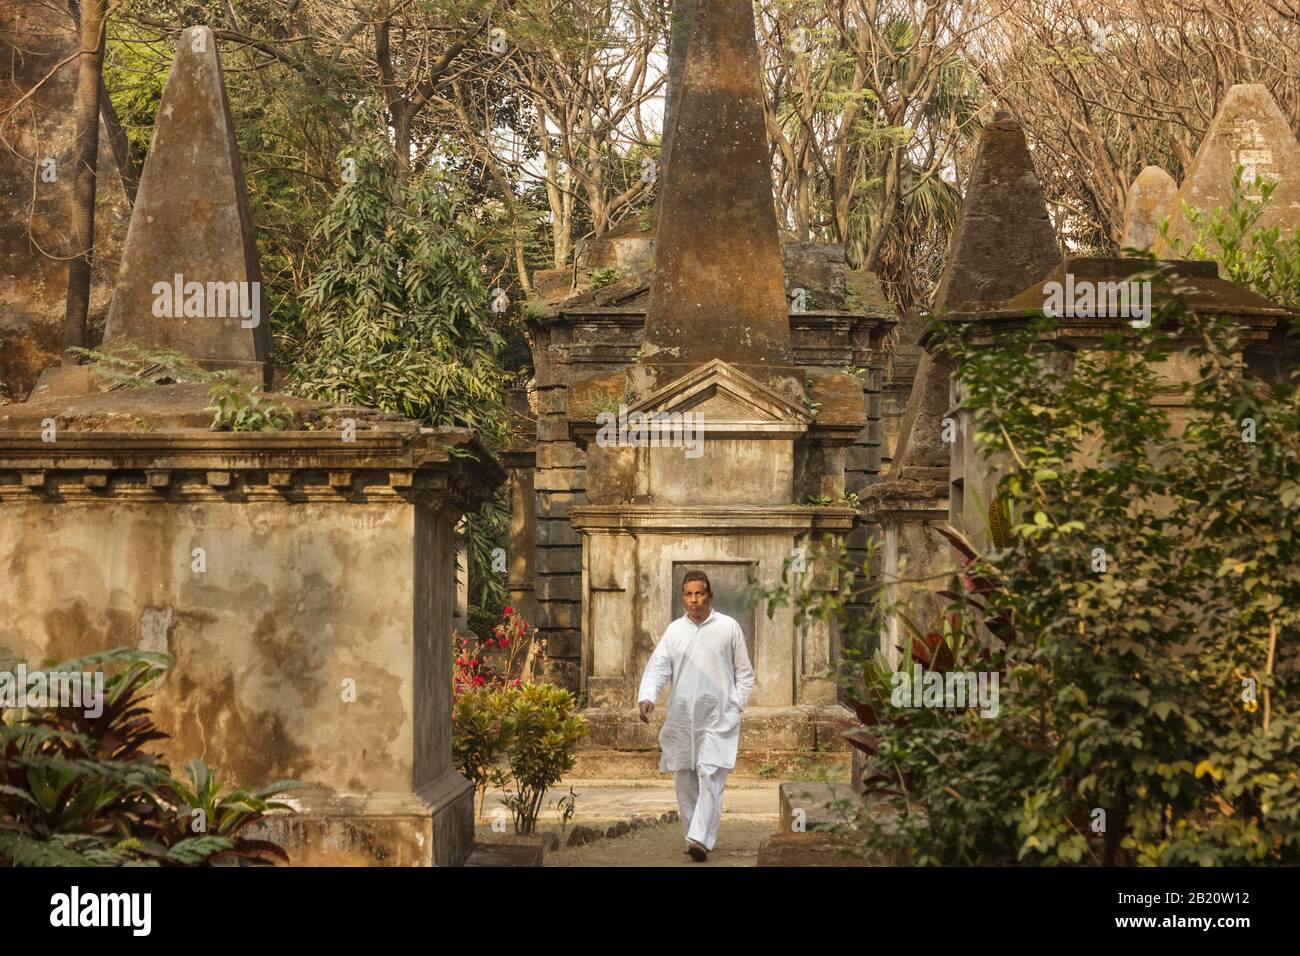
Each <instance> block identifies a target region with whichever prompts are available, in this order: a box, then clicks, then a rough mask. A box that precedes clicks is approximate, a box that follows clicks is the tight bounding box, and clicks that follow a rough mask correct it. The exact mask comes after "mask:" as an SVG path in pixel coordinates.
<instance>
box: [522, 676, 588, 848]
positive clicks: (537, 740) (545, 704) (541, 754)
mask: <svg viewBox="0 0 1300 956" xmlns="http://www.w3.org/2000/svg"><path fill="white" fill-rule="evenodd" d="M503 693H505V694H506V695H508V696H507V701H508V709H507V712H506V717H505V721H504V724H503V729H504V732H505V733H506V734H507V735H508V737H509V740H510V748H509V753H508V760H509V763H510V775H511V782H512V784H513V787H514V793H512V794H509V795H507V797H506V799H505V803H506V806H508V807H509V808H510V810H511V812H512V813H513V815H514V825H515V832H516V833H532V832H533V829H534V828H535V827H536V825H537V815H538V814H539V813H540V812H541V809H542V801H543V800H544V799H545V797H546V791H547V790H549V789H550V788H551V787H552V786H554V785H555V784H557V783H559V782H560V778H561V777H563V776H564V774H565V773H567V772H568V771H570V770H572V769H573V763H574V751H575V749H576V748H577V745H578V741H580V740H581V739H582V738H583V737H584V736H585V735H586V733H587V726H586V721H585V720H584V719H583V718H582V717H581V716H579V715H578V714H577V713H576V709H577V701H576V700H575V699H574V697H573V695H572V694H571V693H569V692H568V691H567V690H565V689H563V688H561V687H556V686H554V685H552V684H522V685H520V686H518V687H514V688H510V689H508V690H506V691H504V692H503Z"/></svg>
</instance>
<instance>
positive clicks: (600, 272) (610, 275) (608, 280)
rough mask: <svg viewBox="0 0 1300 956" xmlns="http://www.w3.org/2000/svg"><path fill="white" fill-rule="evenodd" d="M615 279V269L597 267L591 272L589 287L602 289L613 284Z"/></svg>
mask: <svg viewBox="0 0 1300 956" xmlns="http://www.w3.org/2000/svg"><path fill="white" fill-rule="evenodd" d="M617 281H618V270H617V269H597V270H596V271H595V272H593V273H592V274H591V287H592V288H593V289H602V288H604V287H605V286H607V285H613V284H614V283H615V282H617Z"/></svg>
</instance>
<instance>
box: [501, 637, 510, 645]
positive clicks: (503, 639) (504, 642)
mask: <svg viewBox="0 0 1300 956" xmlns="http://www.w3.org/2000/svg"><path fill="white" fill-rule="evenodd" d="M509 643H510V638H508V637H503V638H501V646H502V647H506V646H507V645H508V644H509Z"/></svg>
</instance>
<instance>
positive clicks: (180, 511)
mask: <svg viewBox="0 0 1300 956" xmlns="http://www.w3.org/2000/svg"><path fill="white" fill-rule="evenodd" d="M200 38H201V39H200ZM169 103H171V104H180V103H183V104H186V106H187V108H186V109H184V110H182V109H179V108H177V109H173V110H170V111H168V110H166V109H165V107H166V106H167V105H168V104H169ZM163 106H164V109H163V110H162V111H161V112H160V115H159V118H158V121H157V124H156V126H155V130H154V140H153V143H154V146H153V149H152V150H151V151H150V153H149V158H148V161H147V163H146V168H145V172H144V176H143V180H142V186H141V189H140V194H139V198H138V203H137V206H136V212H135V219H134V220H133V222H132V225H131V228H130V233H129V238H128V242H127V249H126V252H125V254H124V259H123V266H122V270H121V272H120V274H119V277H118V284H117V292H116V295H115V298H114V304H113V311H112V313H111V318H110V323H109V325H110V332H113V330H115V329H117V328H118V325H117V324H116V323H117V319H118V318H120V319H121V321H122V323H123V325H122V326H121V328H122V329H123V332H122V334H123V336H124V337H126V336H127V332H128V331H129V338H131V339H132V340H133V341H135V342H136V343H138V344H140V345H142V346H145V347H151V348H157V347H159V346H164V345H173V346H178V347H180V348H181V349H182V351H186V352H188V354H189V355H190V356H191V357H192V358H194V359H196V360H197V361H198V362H200V363H201V364H204V365H207V366H208V367H215V368H222V369H229V370H232V371H234V372H236V373H237V374H238V375H240V376H241V377H243V378H244V379H245V380H251V381H253V382H260V381H264V380H266V378H268V377H269V363H268V362H267V359H268V356H267V355H266V352H265V348H264V346H265V345H266V342H267V341H268V339H267V337H266V336H265V332H266V325H265V324H263V325H262V326H261V327H260V329H259V328H254V327H249V326H248V325H245V324H244V322H243V320H242V319H241V317H240V316H238V315H233V316H232V315H229V314H226V315H224V316H223V315H206V316H202V317H199V316H186V317H184V318H183V319H181V320H179V322H180V324H181V325H183V326H184V327H185V328H186V329H195V330H196V332H195V334H193V335H190V334H189V333H188V332H187V333H186V334H185V335H184V336H182V337H180V338H177V336H176V329H177V322H178V320H177V319H176V317H175V316H172V317H171V318H168V317H165V316H164V317H160V316H158V315H156V314H154V313H153V311H152V309H150V308H149V307H148V306H149V303H150V301H151V294H152V285H153V283H154V282H156V281H159V280H165V279H166V278H167V275H168V274H169V273H170V272H171V271H175V269H174V268H173V267H175V268H181V267H184V268H186V269H188V268H190V266H191V265H194V266H195V267H198V266H201V265H203V264H204V263H210V264H212V265H213V266H214V268H217V273H216V274H215V275H214V274H213V273H211V272H209V273H207V274H203V275H197V276H196V278H197V279H204V280H207V279H216V280H220V281H226V280H229V281H231V282H234V283H240V282H253V281H256V276H257V274H258V272H257V252H256V245H255V243H254V240H253V236H252V231H251V223H250V222H249V221H248V219H247V215H246V214H247V202H246V197H245V196H244V194H243V186H242V175H241V174H239V163H238V154H237V152H236V150H235V144H234V139H233V133H232V130H231V127H230V125H229V122H228V120H229V115H228V111H227V109H226V106H225V93H224V86H223V84H222V78H221V67H220V60H219V58H218V57H217V56H216V47H215V40H214V38H213V36H212V33H211V31H209V30H207V29H206V28H202V27H198V28H191V29H190V30H187V31H185V32H184V33H183V34H182V35H181V37H180V41H179V43H178V49H177V61H176V64H175V65H174V67H173V70H172V75H171V78H170V79H169V81H168V85H167V90H166V93H165V95H164V98H163ZM195 143H202V144H208V145H209V146H211V147H212V149H213V150H215V153H216V155H209V153H208V152H204V153H202V154H196V153H195V152H194V144H195ZM213 163H216V164H217V166H219V167H220V169H219V170H218V173H221V171H222V170H224V173H221V174H220V175H218V174H213V175H211V176H210V175H208V174H209V173H210V172H211V170H212V164H213ZM160 170H161V171H166V173H167V174H166V175H161V174H160V173H159V171H160ZM169 204H174V208H175V209H179V210H199V211H200V212H201V215H199V217H198V219H197V220H196V221H195V224H194V225H195V228H194V229H192V230H191V229H190V223H189V221H188V220H187V219H186V217H185V216H181V215H174V214H170V213H169V210H170V209H172V205H169ZM149 210H155V211H156V214H155V215H154V217H153V221H152V222H150V221H149V220H148V215H149V213H148V211H149ZM142 217H144V218H142ZM207 247H210V250H211V252H212V255H211V256H210V257H209V258H205V253H204V249H205V248H207ZM165 253H174V255H175V256H176V258H174V259H169V258H167V254H165ZM160 268H161V270H162V274H161V275H158V274H157V273H158V272H159V269H160ZM268 319H269V317H266V316H263V322H264V323H265V322H266V321H268ZM114 334H116V333H114ZM63 371H64V372H67V373H70V374H69V375H65V376H56V378H61V379H62V381H59V382H56V383H53V384H51V386H50V387H48V388H45V389H44V390H43V389H41V388H39V387H38V388H37V389H36V390H35V391H34V393H33V396H32V397H31V398H29V399H28V401H26V402H24V403H22V404H17V405H9V406H5V407H3V408H0V526H2V527H4V529H5V534H4V536H3V538H0V569H3V574H2V575H0V646H2V647H3V648H4V649H5V650H7V651H9V652H10V653H11V654H12V655H13V656H16V657H19V658H21V659H26V660H28V661H42V660H45V659H53V660H67V659H71V658H76V657H81V656H84V655H88V654H93V653H95V652H99V651H104V650H107V649H110V648H115V647H121V646H128V647H138V648H141V649H144V650H151V651H162V652H166V653H168V654H170V655H171V656H172V657H173V658H174V660H175V662H176V666H175V668H174V669H173V670H172V671H171V672H170V673H169V674H168V675H167V677H166V678H165V680H164V681H163V682H162V684H161V686H160V687H158V688H157V690H156V692H155V694H154V696H153V699H152V701H153V703H152V706H153V709H154V711H155V713H156V716H157V720H158V724H159V726H160V727H161V728H163V729H164V730H165V731H166V732H167V733H168V734H170V739H168V740H166V741H165V742H163V743H162V744H161V749H162V750H163V752H164V755H165V756H166V757H167V758H168V760H169V761H170V763H171V764H172V765H173V767H174V769H176V770H179V769H180V765H181V764H182V763H183V762H184V761H186V760H188V759H190V758H193V757H200V758H202V759H203V760H204V761H206V762H207V763H208V765H209V766H210V767H212V768H214V769H215V771H216V772H217V774H218V775H219V777H220V778H221V779H223V780H225V781H227V782H233V783H237V784H240V785H245V786H249V787H259V786H264V785H266V784H269V783H271V782H273V781H275V780H279V779H295V780H298V781H300V782H301V783H302V784H303V785H304V787H303V789H301V790H297V791H293V792H292V793H290V794H288V795H287V796H286V798H285V799H286V802H289V803H292V804H294V805H296V807H297V808H298V809H299V811H300V812H299V813H298V814H296V815H294V816H286V817H277V818H274V819H270V820H268V821H266V822H265V823H264V824H263V825H262V831H263V833H264V834H266V835H268V836H270V837H271V838H273V839H275V840H277V841H278V842H280V843H281V844H282V845H284V846H285V848H286V849H287V850H288V852H289V854H290V857H291V859H292V860H293V862H294V863H295V864H299V865H302V864H363V865H364V864H399V865H401V864H407V865H430V864H436V865H455V864H459V863H462V862H464V861H465V859H466V858H467V857H468V856H469V854H470V851H471V849H472V847H473V840H474V822H473V812H474V808H473V791H472V788H471V786H470V784H469V782H468V781H467V780H465V778H464V777H462V776H461V775H460V774H459V773H458V772H456V771H455V770H454V769H453V768H452V762H451V656H452V648H451V626H452V616H453V611H454V608H455V603H456V594H455V571H454V563H453V562H454V555H455V547H454V533H455V532H454V529H455V526H456V523H457V522H458V521H459V519H460V518H461V516H462V515H463V514H464V513H466V512H468V511H472V510H475V509H477V508H478V507H479V506H480V505H481V504H482V503H483V502H484V501H486V500H487V499H488V498H489V497H491V496H492V494H493V493H494V491H495V489H496V488H497V487H499V486H500V484H501V483H502V481H503V480H504V478H505V473H504V472H503V471H502V469H501V467H500V466H499V465H498V464H497V463H496V462H495V461H494V460H493V458H492V456H491V455H490V454H488V452H487V451H486V450H485V449H484V448H483V446H482V445H481V444H479V442H478V440H477V439H476V438H475V436H474V435H473V434H472V433H471V432H469V431H465V430H462V429H428V428H423V427H421V426H420V425H419V424H418V423H416V422H411V421H406V420H404V419H401V418H400V417H398V416H394V415H385V414H381V413H378V412H374V411H372V410H369V409H364V408H340V407H334V406H330V405H327V404H325V403H321V402H313V401H307V400H303V399H296V398H291V397H289V396H285V395H272V396H269V397H270V398H271V399H272V400H273V401H275V402H276V403H279V404H282V405H287V406H288V407H289V408H290V409H292V411H293V413H294V422H293V423H292V427H291V428H290V429H288V430H283V431H257V432H238V433H237V432H228V431H213V430H211V427H210V426H211V423H212V409H211V408H210V407H209V406H210V405H211V404H212V399H211V397H210V395H209V386H208V385H207V384H203V383H189V384H167V385H159V386H143V387H137V388H108V389H106V388H105V387H104V386H103V385H102V384H101V383H98V382H97V381H96V379H95V378H94V376H92V375H88V374H83V373H85V372H87V369H85V368H84V367H77V366H71V365H69V366H66V367H64V369H63ZM71 373H76V374H77V378H76V380H75V381H72V375H71ZM59 384H73V385H75V386H76V387H75V388H66V389H64V388H58V387H55V386H56V385H59Z"/></svg>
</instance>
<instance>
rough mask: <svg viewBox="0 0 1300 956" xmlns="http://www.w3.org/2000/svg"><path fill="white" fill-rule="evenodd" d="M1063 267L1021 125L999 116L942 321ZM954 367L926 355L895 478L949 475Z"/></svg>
mask: <svg viewBox="0 0 1300 956" xmlns="http://www.w3.org/2000/svg"><path fill="white" fill-rule="evenodd" d="M1060 261H1061V253H1060V250H1059V249H1058V247H1057V244H1056V233H1055V231H1054V230H1053V228H1052V221H1051V218H1050V217H1049V216H1048V214H1047V203H1046V201H1045V200H1044V199H1043V187H1042V185H1041V184H1040V183H1039V181H1038V176H1037V174H1035V172H1034V163H1033V159H1032V158H1031V157H1030V155H1029V148H1028V146H1026V144H1025V135H1024V132H1023V131H1022V130H1021V128H1020V124H1019V123H1018V122H1016V121H1015V120H1014V119H1012V118H1011V115H1010V114H1009V113H1006V112H1002V111H999V113H998V114H997V115H996V116H995V117H994V119H993V122H991V123H989V124H988V125H987V126H985V127H984V130H983V132H982V133H981V134H980V143H979V149H978V151H977V153H976V155H975V162H974V164H973V165H972V167H971V174H970V179H969V180H968V182H967V185H966V196H965V198H964V199H963V201H962V205H961V211H960V213H958V216H957V224H956V226H955V227H954V228H953V232H952V239H951V241H950V242H949V245H948V263H947V265H946V267H945V268H944V272H943V277H942V279H940V281H939V288H938V289H937V290H936V292H935V295H934V304H933V307H932V310H931V311H932V312H934V313H935V314H936V315H938V314H941V313H943V312H949V311H952V310H954V309H957V308H959V307H966V308H969V307H970V306H971V305H973V304H975V303H983V304H996V303H999V302H1003V301H1005V300H1007V299H1009V298H1011V297H1012V296H1014V295H1015V294H1016V293H1018V292H1021V291H1023V290H1024V289H1025V288H1026V287H1027V286H1029V285H1030V284H1031V283H1033V282H1034V281H1036V280H1038V279H1041V278H1042V277H1043V276H1044V275H1046V274H1047V273H1048V271H1049V270H1051V268H1052V266H1054V265H1056V264H1057V263H1058V262H1060ZM951 374H952V368H951V365H950V363H948V361H947V360H946V359H943V358H942V357H936V356H931V355H930V354H929V353H928V352H926V353H923V354H922V356H921V361H920V363H919V365H918V366H917V372H916V382H915V384H914V385H913V386H912V394H911V395H910V396H909V397H908V400H907V409H906V411H905V412H904V413H903V421H902V424H901V425H900V427H899V436H898V447H897V448H896V449H895V452H894V465H893V470H892V472H891V477H894V478H900V477H903V478H905V477H907V474H906V471H907V470H908V469H909V468H912V469H915V468H944V469H946V468H947V467H948V464H949V462H948V457H949V452H950V449H951V446H950V445H948V444H947V443H945V442H944V441H943V428H942V422H943V418H944V416H945V415H946V414H947V413H948V410H949V407H950V400H951V399H950V396H949V382H950V378H951Z"/></svg>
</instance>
